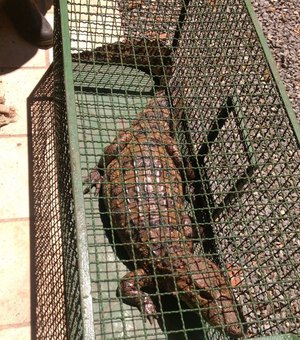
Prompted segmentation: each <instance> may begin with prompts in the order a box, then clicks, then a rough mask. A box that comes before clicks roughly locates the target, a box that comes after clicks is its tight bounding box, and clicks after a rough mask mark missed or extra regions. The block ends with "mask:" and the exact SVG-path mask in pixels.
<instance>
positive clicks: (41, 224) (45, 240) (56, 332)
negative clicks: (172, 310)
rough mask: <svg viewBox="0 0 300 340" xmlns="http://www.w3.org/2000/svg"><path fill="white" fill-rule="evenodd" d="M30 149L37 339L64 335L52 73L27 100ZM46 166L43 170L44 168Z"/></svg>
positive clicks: (62, 337)
mask: <svg viewBox="0 0 300 340" xmlns="http://www.w3.org/2000/svg"><path fill="white" fill-rule="evenodd" d="M28 108H29V132H30V134H29V135H31V136H32V137H31V140H30V145H29V146H30V148H29V150H31V156H32V157H31V168H32V171H31V174H32V177H31V200H32V201H31V211H32V216H33V219H32V220H33V223H32V225H31V254H32V256H31V263H32V272H31V275H32V282H33V287H32V288H33V289H32V291H31V295H32V304H33V308H32V328H33V334H36V337H37V338H45V337H46V336H47V334H49V335H51V336H52V337H53V338H56V339H64V338H65V334H66V322H65V298H64V280H63V258H62V238H61V230H60V223H61V221H60V208H59V202H58V197H57V167H56V162H55V130H54V119H55V118H54V107H53V77H52V73H51V72H49V73H48V74H47V75H46V76H45V77H44V78H43V79H42V80H41V82H40V83H39V85H38V86H37V88H36V90H35V91H33V93H32V94H31V96H30V97H29V99H28ZM41 169H43V171H40V170H41Z"/></svg>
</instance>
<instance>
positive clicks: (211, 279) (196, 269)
mask: <svg viewBox="0 0 300 340" xmlns="http://www.w3.org/2000/svg"><path fill="white" fill-rule="evenodd" d="M181 261H182V262H181V265H183V267H184V268H187V269H188V272H187V273H185V276H183V277H185V280H184V281H183V282H182V278H181V277H178V278H176V285H177V288H178V290H180V291H181V292H184V293H183V294H181V298H182V300H183V301H185V302H186V304H187V305H188V306H189V307H190V308H197V307H198V306H199V307H200V308H201V313H202V315H203V317H204V319H206V321H207V322H209V323H210V324H211V325H213V326H215V327H216V328H219V329H223V330H224V331H225V333H226V334H227V335H229V336H232V337H235V338H238V337H241V336H243V334H244V330H243V328H242V327H241V324H240V320H241V316H240V315H239V310H238V308H237V306H236V302H235V300H234V298H233V296H232V294H231V292H230V289H228V287H227V285H226V279H225V278H224V276H223V275H222V273H221V271H220V269H219V268H218V266H217V265H216V264H214V263H213V262H212V261H210V260H209V259H207V258H204V257H194V256H190V257H189V258H183V259H181Z"/></svg>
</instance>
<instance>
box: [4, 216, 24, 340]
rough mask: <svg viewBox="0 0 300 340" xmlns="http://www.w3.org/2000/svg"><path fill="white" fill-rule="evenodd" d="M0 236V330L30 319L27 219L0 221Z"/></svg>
mask: <svg viewBox="0 0 300 340" xmlns="http://www.w3.org/2000/svg"><path fill="white" fill-rule="evenodd" d="M0 235H1V238H0V277H1V289H0V315H1V317H0V330H1V328H4V326H5V325H13V324H24V323H29V322H30V270H29V269H30V260H29V254H30V252H29V220H27V221H26V220H25V221H15V222H13V221H11V222H1V223H0ZM0 338H1V332H0ZM19 339H21V338H19ZM22 339H23V338H22Z"/></svg>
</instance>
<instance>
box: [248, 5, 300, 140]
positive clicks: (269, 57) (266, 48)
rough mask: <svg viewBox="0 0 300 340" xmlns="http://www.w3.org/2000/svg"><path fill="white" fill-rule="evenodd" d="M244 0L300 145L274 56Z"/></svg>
mask: <svg viewBox="0 0 300 340" xmlns="http://www.w3.org/2000/svg"><path fill="white" fill-rule="evenodd" d="M244 1H245V5H246V8H247V10H248V13H249V15H250V17H251V19H252V22H253V24H254V27H255V30H256V33H257V36H258V39H259V41H260V43H261V46H262V48H263V51H264V54H265V57H266V59H267V61H268V64H269V67H270V70H271V73H272V76H273V78H274V79H275V82H276V85H277V89H278V91H279V93H280V96H281V99H282V101H283V103H284V106H285V108H286V112H287V114H288V117H289V120H290V123H291V126H292V128H293V131H294V134H295V137H296V139H297V143H298V146H299V147H300V124H299V122H298V119H297V116H296V114H295V112H294V110H293V108H292V104H291V102H290V100H289V97H288V95H287V92H286V89H285V86H284V84H283V82H282V80H281V78H280V74H279V72H278V69H277V66H276V63H275V61H274V58H273V56H272V53H271V51H270V48H269V46H268V43H267V40H266V38H265V36H264V33H263V31H262V29H261V27H260V24H259V21H258V19H257V16H256V14H255V12H254V8H253V6H252V4H251V1H250V0H244Z"/></svg>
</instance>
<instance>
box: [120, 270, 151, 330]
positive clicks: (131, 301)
mask: <svg viewBox="0 0 300 340" xmlns="http://www.w3.org/2000/svg"><path fill="white" fill-rule="evenodd" d="M153 287H155V282H154V278H152V277H149V274H147V273H146V272H145V271H144V269H142V268H139V269H137V270H135V271H132V272H129V273H128V274H126V275H125V276H124V277H123V278H122V281H121V284H120V296H119V297H120V298H121V299H122V301H123V302H125V303H126V304H128V305H130V306H134V307H137V308H138V309H139V310H140V311H141V313H142V315H143V317H144V318H145V317H146V318H147V319H148V320H149V322H150V324H151V325H152V324H153V322H154V319H157V315H156V308H155V305H154V303H153V301H152V299H151V297H150V296H149V295H148V294H147V293H145V292H144V291H142V289H143V288H144V289H145V288H153Z"/></svg>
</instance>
